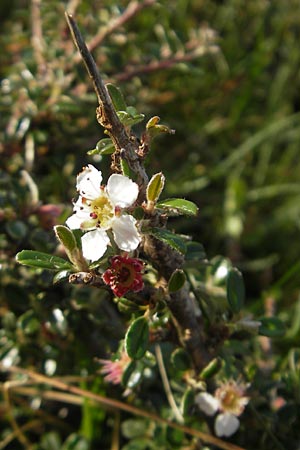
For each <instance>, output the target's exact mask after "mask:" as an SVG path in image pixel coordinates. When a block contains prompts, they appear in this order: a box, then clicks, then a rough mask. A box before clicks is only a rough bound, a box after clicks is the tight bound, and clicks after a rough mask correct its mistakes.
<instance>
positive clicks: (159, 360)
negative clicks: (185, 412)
mask: <svg viewBox="0 0 300 450" xmlns="http://www.w3.org/2000/svg"><path fill="white" fill-rule="evenodd" d="M155 355H156V360H157V365H158V369H159V373H160V376H161V379H162V382H163V386H164V390H165V393H166V396H167V399H168V402H169V405H170V407H171V409H172V411H173V412H174V416H175V418H176V420H177V422H179V423H184V418H183V416H182V414H181V412H180V411H179V408H178V406H177V405H176V402H175V399H174V396H173V393H172V390H171V386H170V383H169V379H168V375H167V372H166V368H165V365H164V359H163V356H162V351H161V348H160V346H159V345H158V344H156V345H155Z"/></svg>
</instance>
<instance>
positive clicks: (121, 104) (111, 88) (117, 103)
mask: <svg viewBox="0 0 300 450" xmlns="http://www.w3.org/2000/svg"><path fill="white" fill-rule="evenodd" d="M106 87H107V90H108V92H109V95H110V98H111V100H112V103H113V105H114V108H115V110H116V111H126V108H127V105H126V103H125V100H124V97H123V94H122V91H121V89H120V88H118V87H117V86H115V85H114V84H111V83H107V84H106Z"/></svg>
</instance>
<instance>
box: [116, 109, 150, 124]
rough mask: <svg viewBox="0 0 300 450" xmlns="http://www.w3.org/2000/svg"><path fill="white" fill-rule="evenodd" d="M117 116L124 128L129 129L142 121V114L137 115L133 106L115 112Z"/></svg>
mask: <svg viewBox="0 0 300 450" xmlns="http://www.w3.org/2000/svg"><path fill="white" fill-rule="evenodd" d="M117 115H118V117H119V119H120V121H121V122H122V124H123V125H124V126H125V127H131V126H133V125H135V124H137V123H140V122H142V121H143V120H144V118H145V116H144V114H139V113H138V112H137V111H136V109H135V108H134V107H133V106H128V107H127V108H126V111H117Z"/></svg>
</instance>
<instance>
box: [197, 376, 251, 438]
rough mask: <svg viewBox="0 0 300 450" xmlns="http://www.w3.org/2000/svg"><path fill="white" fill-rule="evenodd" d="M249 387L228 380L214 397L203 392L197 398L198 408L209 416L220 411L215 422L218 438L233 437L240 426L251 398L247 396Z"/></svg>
mask: <svg viewBox="0 0 300 450" xmlns="http://www.w3.org/2000/svg"><path fill="white" fill-rule="evenodd" d="M246 388H247V386H245V385H244V384H242V383H240V382H236V381H234V380H228V381H226V382H224V383H222V384H221V385H220V387H219V388H217V389H216V390H215V393H214V395H211V394H209V393H208V392H201V393H199V394H197V396H196V403H197V405H198V407H199V408H200V409H201V411H203V412H204V413H205V414H206V415H208V416H213V415H214V414H216V413H217V412H218V411H219V414H218V415H217V417H216V420H215V433H216V435H217V436H219V437H221V436H225V437H228V436H231V435H232V434H234V433H235V432H236V431H237V430H238V428H239V426H240V421H239V419H238V416H240V415H241V414H242V413H243V411H244V409H245V406H246V405H247V403H248V402H249V397H246V396H245V391H246Z"/></svg>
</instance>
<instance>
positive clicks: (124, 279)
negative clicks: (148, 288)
mask: <svg viewBox="0 0 300 450" xmlns="http://www.w3.org/2000/svg"><path fill="white" fill-rule="evenodd" d="M143 268H144V263H143V262H142V261H141V260H140V259H137V258H129V257H128V256H121V255H117V256H113V257H112V258H111V267H110V268H109V269H107V270H106V271H105V272H104V274H103V275H102V278H103V281H104V283H105V284H107V285H109V286H110V287H111V290H112V291H113V293H114V294H115V295H116V296H117V297H122V296H123V295H124V294H126V292H128V291H133V292H138V291H141V290H142V289H143V287H144V283H143V279H142V273H143V272H142V271H143Z"/></svg>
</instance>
